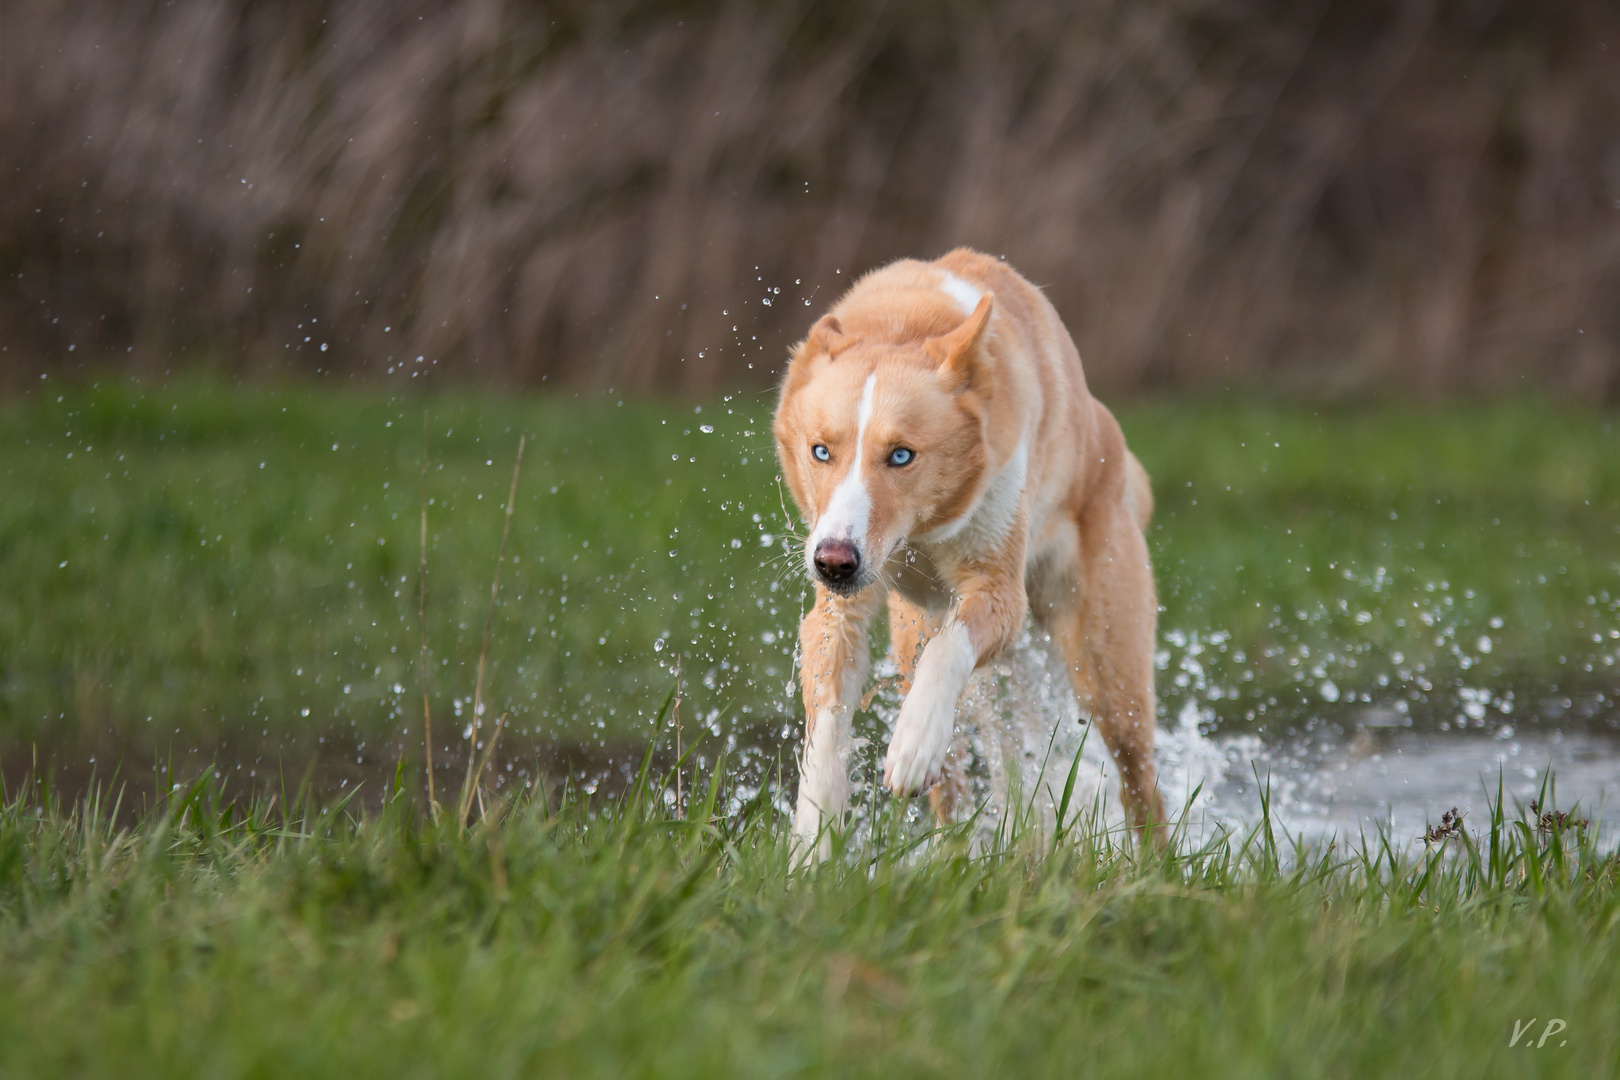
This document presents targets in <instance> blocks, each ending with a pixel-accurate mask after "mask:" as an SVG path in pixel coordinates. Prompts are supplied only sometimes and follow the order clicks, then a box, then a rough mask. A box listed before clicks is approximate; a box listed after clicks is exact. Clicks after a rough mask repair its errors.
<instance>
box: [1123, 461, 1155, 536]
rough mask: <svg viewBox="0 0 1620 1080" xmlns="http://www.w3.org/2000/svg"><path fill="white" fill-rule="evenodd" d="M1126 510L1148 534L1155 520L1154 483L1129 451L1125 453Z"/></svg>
mask: <svg viewBox="0 0 1620 1080" xmlns="http://www.w3.org/2000/svg"><path fill="white" fill-rule="evenodd" d="M1125 509H1127V510H1129V511H1130V513H1131V516H1132V517H1134V518H1135V519H1136V523H1137V525H1139V526H1141V528H1142V531H1143V532H1146V531H1147V527H1148V523H1149V522H1151V521H1152V520H1153V481H1152V480H1151V479H1150V478H1149V477H1148V474H1147V470H1146V469H1144V468H1142V463H1141V462H1140V461H1137V460H1136V455H1135V454H1133V453H1131V452H1130V451H1129V450H1127V451H1125Z"/></svg>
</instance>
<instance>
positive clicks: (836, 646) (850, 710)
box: [793, 585, 884, 862]
mask: <svg viewBox="0 0 1620 1080" xmlns="http://www.w3.org/2000/svg"><path fill="white" fill-rule="evenodd" d="M883 598H884V590H883V589H882V587H880V586H877V585H873V586H869V587H868V588H866V589H864V590H862V591H861V592H859V593H857V594H856V595H854V596H852V597H843V596H838V595H837V594H835V593H832V592H829V591H828V590H827V589H825V588H824V587H822V586H820V585H817V586H816V604H815V607H813V608H811V609H810V613H809V614H808V615H806V616H805V617H804V621H803V622H802V623H800V624H799V656H800V661H799V662H800V665H801V669H800V682H801V684H802V686H803V689H804V725H805V734H804V757H803V759H802V760H801V761H800V763H799V802H798V806H797V807H796V808H795V810H794V812H793V846H794V861H795V862H805V861H807V860H809V859H810V858H812V857H813V858H816V859H824V858H826V857H827V856H828V855H829V854H831V852H832V838H831V837H830V836H829V835H828V833H827V828H826V827H827V826H829V825H833V824H836V823H837V822H838V821H839V819H840V818H842V817H843V814H844V810H845V809H846V808H847V807H848V805H849V750H850V722H851V720H852V719H853V718H854V716H855V707H856V705H858V704H859V703H860V700H861V690H862V689H863V688H864V687H865V685H866V677H867V674H868V672H869V670H870V668H871V666H872V656H871V651H870V649H869V647H868V645H867V630H868V627H869V626H870V624H871V621H872V615H873V612H874V611H875V610H876V609H877V607H878V605H880V604H881V603H882V602H883Z"/></svg>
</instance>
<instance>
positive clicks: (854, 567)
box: [816, 540, 861, 585]
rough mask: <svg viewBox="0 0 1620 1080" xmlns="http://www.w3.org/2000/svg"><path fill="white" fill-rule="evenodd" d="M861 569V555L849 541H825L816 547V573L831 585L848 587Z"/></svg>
mask: <svg viewBox="0 0 1620 1080" xmlns="http://www.w3.org/2000/svg"><path fill="white" fill-rule="evenodd" d="M860 569H861V553H860V552H859V551H856V550H855V545H854V544H853V543H851V542H850V541H848V540H823V541H822V542H821V543H819V544H817V545H816V573H818V574H820V575H821V580H823V581H825V582H826V583H827V584H829V585H848V584H849V583H850V582H852V581H854V580H855V575H856V574H857V573H858V572H859V571H860Z"/></svg>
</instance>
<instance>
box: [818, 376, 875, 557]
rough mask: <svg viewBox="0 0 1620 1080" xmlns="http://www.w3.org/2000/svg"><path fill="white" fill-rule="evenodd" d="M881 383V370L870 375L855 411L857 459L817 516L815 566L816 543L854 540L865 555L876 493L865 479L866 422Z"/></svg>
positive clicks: (862, 388) (870, 414) (857, 549)
mask: <svg viewBox="0 0 1620 1080" xmlns="http://www.w3.org/2000/svg"><path fill="white" fill-rule="evenodd" d="M876 385H877V373H876V372H873V373H872V374H870V375H868V376H867V377H866V385H865V386H863V387H861V401H860V404H859V405H858V406H856V410H855V460H854V462H853V463H852V464H851V465H850V467H849V472H847V473H845V474H844V479H843V480H841V481H839V484H838V487H836V488H834V489H833V493H832V498H831V499H829V500H828V501H827V509H825V510H823V511H822V512H821V516H820V517H819V518H817V519H816V527H815V528H814V529H813V530H811V533H810V539H809V540H808V541H806V542H805V546H804V557H805V561H806V562H808V563H810V564H811V567H812V568H814V565H815V564H814V560H815V555H816V545H817V544H820V543H821V542H822V541H823V540H851V541H853V542H854V544H855V550H856V551H858V552H860V553H861V556H862V558H864V557H865V555H866V552H865V550H864V548H865V545H866V526H867V522H868V521H869V520H870V519H871V516H872V496H871V493H870V492H868V491H867V490H866V483H865V481H863V480H862V479H861V450H862V447H863V445H864V444H865V442H866V422H867V421H868V420H870V419H871V418H872V388H873V387H874V386H876Z"/></svg>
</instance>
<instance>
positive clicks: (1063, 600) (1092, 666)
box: [1037, 501, 1164, 829]
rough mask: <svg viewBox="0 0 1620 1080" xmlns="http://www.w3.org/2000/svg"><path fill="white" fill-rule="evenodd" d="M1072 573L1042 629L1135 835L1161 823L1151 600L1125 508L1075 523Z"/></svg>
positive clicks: (1144, 557)
mask: <svg viewBox="0 0 1620 1080" xmlns="http://www.w3.org/2000/svg"><path fill="white" fill-rule="evenodd" d="M1078 528H1079V537H1078V543H1077V545H1076V549H1075V552H1074V554H1075V555H1076V556H1077V559H1076V562H1077V566H1076V567H1075V569H1076V570H1077V571H1078V574H1077V575H1076V577H1075V578H1074V579H1072V580H1073V584H1072V586H1071V587H1068V588H1061V587H1060V588H1053V589H1051V590H1050V598H1049V599H1048V600H1047V602H1046V604H1045V605H1044V607H1045V610H1044V611H1041V610H1039V609H1038V610H1037V613H1038V614H1039V615H1044V618H1043V620H1042V621H1043V622H1045V623H1046V624H1047V625H1048V626H1049V627H1050V629H1051V631H1052V637H1053V639H1054V640H1055V641H1056V643H1057V646H1058V649H1059V650H1060V652H1061V653H1062V655H1063V658H1064V660H1065V663H1066V666H1067V667H1068V669H1069V677H1070V679H1071V681H1072V682H1073V683H1074V688H1075V691H1076V693H1078V694H1079V695H1080V699H1081V704H1082V706H1085V707H1087V708H1088V709H1089V711H1090V713H1091V716H1092V721H1093V722H1094V723H1095V724H1096V725H1097V730H1098V731H1099V732H1101V734H1102V737H1103V742H1104V743H1106V744H1107V746H1108V750H1109V753H1110V754H1111V755H1113V758H1114V763H1115V765H1117V766H1118V768H1119V777H1120V800H1121V801H1122V802H1123V803H1124V804H1125V809H1126V812H1127V813H1128V814H1129V815H1130V818H1131V822H1132V823H1133V824H1134V825H1136V826H1137V827H1138V829H1140V828H1142V827H1143V826H1146V825H1147V824H1148V823H1149V822H1154V823H1158V822H1162V821H1164V806H1163V803H1162V801H1161V799H1160V797H1159V788H1158V777H1157V774H1156V772H1155V770H1154V766H1153V729H1154V717H1155V709H1156V706H1155V703H1154V695H1153V642H1154V633H1155V628H1156V625H1157V622H1158V599H1157V597H1156V596H1155V594H1154V590H1153V571H1152V567H1151V565H1150V564H1149V562H1148V550H1147V542H1146V540H1145V539H1144V538H1143V536H1142V529H1141V526H1140V525H1139V524H1138V522H1137V520H1136V519H1135V517H1134V515H1133V514H1132V513H1131V508H1130V507H1128V506H1126V505H1125V504H1124V503H1123V501H1115V502H1114V504H1113V505H1112V506H1107V505H1106V504H1104V505H1103V506H1101V507H1098V506H1097V505H1096V504H1095V503H1094V504H1093V505H1092V506H1091V507H1088V512H1087V513H1085V514H1082V515H1081V518H1080V521H1079V522H1078Z"/></svg>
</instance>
